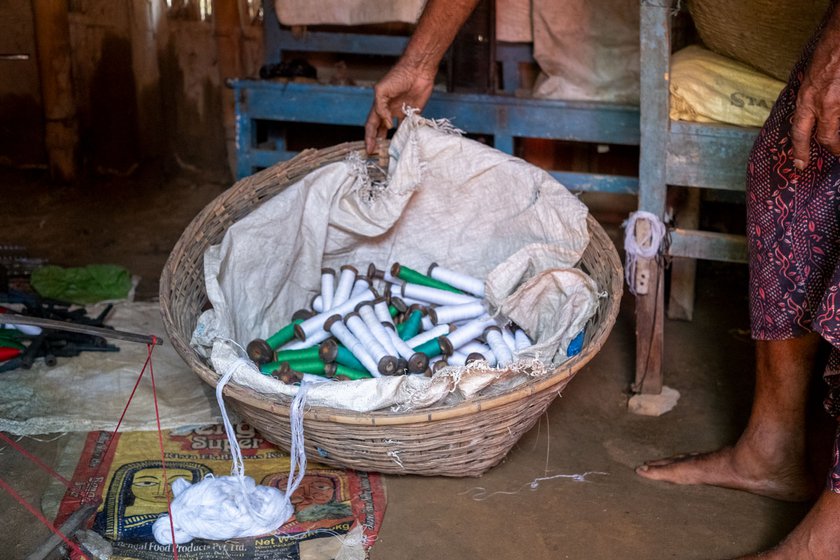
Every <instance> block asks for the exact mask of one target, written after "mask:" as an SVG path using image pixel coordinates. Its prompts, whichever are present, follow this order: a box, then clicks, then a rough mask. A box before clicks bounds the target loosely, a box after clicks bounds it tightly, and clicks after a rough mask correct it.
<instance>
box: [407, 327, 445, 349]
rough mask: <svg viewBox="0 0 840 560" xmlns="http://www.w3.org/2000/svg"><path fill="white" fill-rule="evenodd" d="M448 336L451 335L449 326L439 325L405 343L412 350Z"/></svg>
mask: <svg viewBox="0 0 840 560" xmlns="http://www.w3.org/2000/svg"><path fill="white" fill-rule="evenodd" d="M446 334H449V325H438V326H436V327H434V328H432V329H429V330H428V331H424V332H421V333H420V334H418V335H417V336H415V337H413V338H409V339H408V340H406V341H405V343H406V344H408V345H409V346H410V347H412V348H417V347H418V346H420V345H421V344H423V343H424V342H429V341H430V340H432V339H433V338H437V337H439V336H443V335H446Z"/></svg>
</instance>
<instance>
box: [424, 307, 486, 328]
mask: <svg viewBox="0 0 840 560" xmlns="http://www.w3.org/2000/svg"><path fill="white" fill-rule="evenodd" d="M486 312H487V310H486V309H485V308H484V304H483V303H482V302H480V301H474V302H472V303H462V304H460V305H441V306H440V307H435V308H432V309H429V317H430V318H431V322H432V323H433V324H435V325H439V324H441V323H455V322H458V321H468V320H472V319H475V318H477V317H481V316H482V315H484V314H485V313H486Z"/></svg>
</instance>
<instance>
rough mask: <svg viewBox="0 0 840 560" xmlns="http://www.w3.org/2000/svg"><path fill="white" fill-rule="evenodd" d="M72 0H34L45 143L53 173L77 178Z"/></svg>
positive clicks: (61, 178) (67, 178)
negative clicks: (71, 42)
mask: <svg viewBox="0 0 840 560" xmlns="http://www.w3.org/2000/svg"><path fill="white" fill-rule="evenodd" d="M68 4H69V3H68V2H55V1H54V0H33V1H32V12H33V16H34V22H35V44H36V46H37V49H38V78H39V80H40V82H41V103H42V105H43V110H44V120H45V130H44V143H45V144H46V148H47V157H48V159H49V167H50V174H51V175H52V177H53V178H55V179H57V180H59V181H73V180H74V179H75V178H76V176H77V173H78V161H77V158H78V148H79V125H78V116H77V113H76V99H75V96H74V95H73V75H72V59H71V49H70V23H69V13H68Z"/></svg>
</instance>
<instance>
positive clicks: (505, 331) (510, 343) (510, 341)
mask: <svg viewBox="0 0 840 560" xmlns="http://www.w3.org/2000/svg"><path fill="white" fill-rule="evenodd" d="M501 330H502V340H504V341H505V346H507V347H508V350H510V353H511V354H513V353H514V352H516V339H515V338H514V336H513V333H512V332H510V329H509V328H507V327H502V329H501Z"/></svg>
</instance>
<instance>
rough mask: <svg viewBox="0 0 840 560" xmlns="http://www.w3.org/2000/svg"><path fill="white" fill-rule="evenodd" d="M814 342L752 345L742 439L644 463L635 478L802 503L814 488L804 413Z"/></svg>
mask: <svg viewBox="0 0 840 560" xmlns="http://www.w3.org/2000/svg"><path fill="white" fill-rule="evenodd" d="M818 345H819V337H818V336H817V335H814V334H811V335H806V336H803V337H799V338H794V339H790V340H775V341H766V340H759V341H757V342H756V389H755V399H754V401H753V407H752V412H751V414H750V419H749V422H748V424H747V427H746V429H745V430H744V433H743V434H742V435H741V437H740V438H739V439H738V442H737V443H736V444H735V445H734V446H732V447H725V448H723V449H720V450H718V451H714V452H711V453H702V454H689V455H681V456H677V457H671V458H667V459H660V460H656V461H649V462H647V463H645V464H643V465H642V466H640V467H638V468H637V469H636V472H637V473H638V474H639V475H640V476H642V477H644V478H649V479H652V480H661V481H665V482H671V483H674V484H710V485H713V486H723V487H726V488H735V489H738V490H745V491H747V492H752V493H755V494H761V495H764V496H770V497H773V498H778V499H781V500H792V501H799V500H807V499H808V498H811V497H813V496H814V493H815V492H816V486H815V483H814V481H813V480H812V479H811V477H810V476H809V475H808V470H807V467H806V461H805V408H806V401H807V392H808V383H809V380H810V377H811V373H812V370H813V366H814V357H815V354H816V350H817V347H818Z"/></svg>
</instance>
